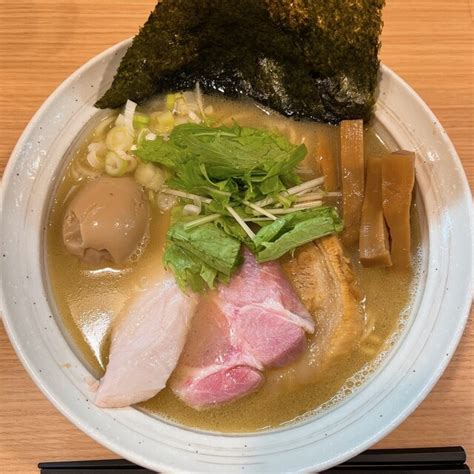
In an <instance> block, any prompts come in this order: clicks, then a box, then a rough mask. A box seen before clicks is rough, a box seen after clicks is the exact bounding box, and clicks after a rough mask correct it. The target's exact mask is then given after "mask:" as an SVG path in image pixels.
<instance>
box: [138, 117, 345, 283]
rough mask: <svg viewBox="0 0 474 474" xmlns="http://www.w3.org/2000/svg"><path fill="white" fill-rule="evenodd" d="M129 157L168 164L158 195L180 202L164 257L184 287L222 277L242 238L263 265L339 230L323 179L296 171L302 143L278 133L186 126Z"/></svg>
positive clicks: (231, 269) (225, 276) (235, 259)
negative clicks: (325, 201) (322, 187)
mask: <svg viewBox="0 0 474 474" xmlns="http://www.w3.org/2000/svg"><path fill="white" fill-rule="evenodd" d="M134 154H135V155H136V156H137V157H138V158H140V160H141V161H143V162H145V163H154V164H156V165H160V166H162V167H164V168H166V170H167V172H168V175H169V178H168V179H167V181H166V183H165V187H164V188H163V189H162V192H164V193H169V194H171V195H174V196H177V197H179V198H180V199H181V204H182V205H180V206H177V207H176V208H175V209H174V211H173V218H172V225H171V227H170V229H169V231H168V234H167V239H168V244H167V247H166V250H165V254H164V257H163V261H164V265H165V267H167V268H169V269H171V270H172V271H173V272H174V274H175V276H176V279H177V281H178V283H179V284H180V285H181V287H182V288H190V289H191V290H193V291H203V290H204V289H205V288H206V287H210V288H212V287H214V284H215V282H216V280H218V281H226V280H228V278H229V277H230V276H231V274H232V273H233V272H234V271H235V270H236V269H237V267H238V265H239V263H240V253H239V251H240V246H241V243H244V244H245V245H246V246H247V247H248V248H250V249H251V250H252V252H253V253H254V254H255V255H256V257H257V260H259V261H261V262H265V261H269V260H275V259H277V258H279V257H281V256H282V255H284V254H285V253H286V252H288V251H290V250H292V249H294V248H296V247H298V246H300V245H303V244H304V243H306V242H310V241H312V240H314V239H316V238H319V237H322V236H324V235H327V234H330V233H334V232H339V231H340V230H342V227H343V226H342V221H341V219H340V218H339V216H338V213H337V211H336V209H335V208H333V207H328V206H323V207H322V198H323V197H324V196H325V193H324V191H321V190H320V189H319V186H320V185H321V183H322V181H323V179H322V178H316V179H314V180H311V181H308V182H301V179H300V178H299V177H298V175H297V173H296V167H297V165H298V164H299V163H300V162H301V161H302V160H303V159H304V158H305V156H306V154H307V150H306V147H305V145H303V144H302V145H293V144H291V143H290V142H289V141H288V140H287V139H286V138H285V137H283V136H281V135H277V134H274V133H271V132H268V131H264V130H258V129H255V128H249V127H240V126H239V125H238V124H237V123H234V125H233V126H231V127H226V126H221V127H211V126H209V125H204V124H196V123H187V124H181V125H177V126H176V127H174V129H173V130H172V131H171V133H170V134H169V135H168V136H158V137H156V138H155V139H154V140H145V141H143V142H141V143H140V145H139V146H138V148H137V150H135V151H134ZM315 189H317V190H318V192H314V191H315ZM305 193H306V196H303V195H304V194H305ZM268 206H271V207H268ZM190 210H191V211H192V214H194V215H189V211H190Z"/></svg>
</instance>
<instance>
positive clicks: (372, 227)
mask: <svg viewBox="0 0 474 474" xmlns="http://www.w3.org/2000/svg"><path fill="white" fill-rule="evenodd" d="M359 253H360V262H361V263H362V265H363V266H364V267H389V266H391V265H392V259H391V258H390V246H389V242H388V231H387V226H386V225H385V220H384V217H383V206H382V158H380V157H376V156H371V157H369V159H368V160H367V175H366V184H365V196H364V204H363V205H362V217H361V222H360V238H359Z"/></svg>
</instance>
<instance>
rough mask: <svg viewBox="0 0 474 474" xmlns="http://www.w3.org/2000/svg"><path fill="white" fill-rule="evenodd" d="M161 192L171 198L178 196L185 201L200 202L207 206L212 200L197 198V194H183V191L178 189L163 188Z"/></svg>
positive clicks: (202, 197)
mask: <svg viewBox="0 0 474 474" xmlns="http://www.w3.org/2000/svg"><path fill="white" fill-rule="evenodd" d="M162 192H163V193H166V194H172V195H173V196H178V197H181V198H185V199H191V200H192V201H196V200H197V201H201V202H203V203H205V204H209V203H210V202H212V199H209V198H206V197H204V196H198V195H197V194H192V193H185V192H184V191H179V190H178V189H171V188H167V187H163V189H162Z"/></svg>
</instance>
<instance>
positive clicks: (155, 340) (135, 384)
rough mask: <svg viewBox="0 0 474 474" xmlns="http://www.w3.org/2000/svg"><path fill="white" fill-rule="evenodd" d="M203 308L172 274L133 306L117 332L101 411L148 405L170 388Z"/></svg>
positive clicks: (104, 381)
mask: <svg viewBox="0 0 474 474" xmlns="http://www.w3.org/2000/svg"><path fill="white" fill-rule="evenodd" d="M197 304H198V297H197V296H196V295H185V294H184V293H183V292H182V291H181V290H180V289H179V287H178V285H177V284H176V283H175V280H174V278H173V277H172V276H169V275H167V276H166V277H164V278H163V279H161V280H160V281H158V282H157V283H156V284H155V285H154V286H152V287H151V288H149V289H148V290H146V291H144V292H143V293H141V294H140V295H139V296H138V297H137V298H136V299H135V300H134V301H133V302H132V303H131V305H130V306H129V307H128V309H127V311H126V313H125V314H123V315H122V317H121V319H120V321H119V323H118V325H117V327H116V328H115V329H114V330H113V333H112V343H111V347H110V355H109V363H108V365H107V370H106V372H105V375H104V376H103V377H102V379H101V380H100V384H99V389H98V391H97V396H96V400H95V403H96V405H97V406H99V407H103V408H118V407H125V406H129V405H132V404H134V403H138V402H141V401H144V400H148V399H149V398H151V397H153V396H154V395H156V394H157V393H158V392H159V391H160V390H162V389H163V388H164V387H165V385H166V382H167V380H168V378H169V376H170V375H171V373H172V372H173V370H174V369H175V367H176V365H177V363H178V359H179V356H180V354H181V351H182V349H183V346H184V343H185V340H186V335H187V333H188V330H189V327H190V325H191V320H192V317H193V315H194V313H195V310H196V307H197Z"/></svg>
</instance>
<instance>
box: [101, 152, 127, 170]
mask: <svg viewBox="0 0 474 474" xmlns="http://www.w3.org/2000/svg"><path fill="white" fill-rule="evenodd" d="M127 169H128V161H126V160H123V159H122V158H120V156H118V155H117V153H115V152H113V151H109V152H108V153H107V155H105V172H106V173H107V174H108V175H110V176H122V175H124V174H125V173H126V172H127Z"/></svg>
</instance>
